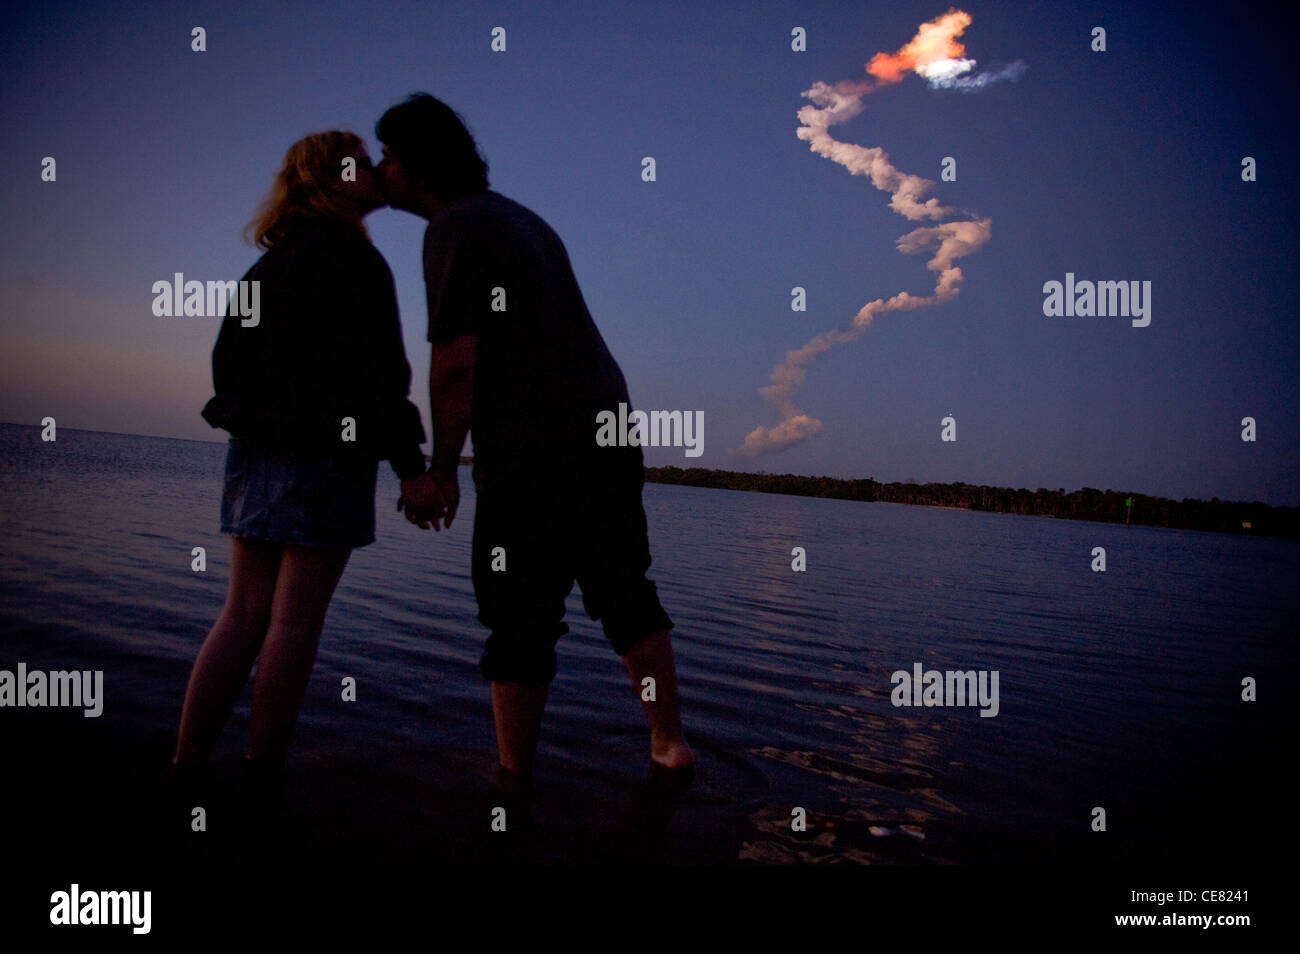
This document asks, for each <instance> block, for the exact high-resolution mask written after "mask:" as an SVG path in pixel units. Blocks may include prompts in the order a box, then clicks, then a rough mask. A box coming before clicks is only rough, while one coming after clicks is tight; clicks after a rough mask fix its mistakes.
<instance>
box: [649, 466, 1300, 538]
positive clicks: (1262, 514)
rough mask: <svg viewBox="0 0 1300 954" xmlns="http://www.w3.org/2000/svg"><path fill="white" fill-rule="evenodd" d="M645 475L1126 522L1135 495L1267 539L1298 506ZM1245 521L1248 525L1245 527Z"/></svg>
mask: <svg viewBox="0 0 1300 954" xmlns="http://www.w3.org/2000/svg"><path fill="white" fill-rule="evenodd" d="M646 480H648V481H653V482H654V483H659V484H684V485H686V486H688V487H714V488H718V489H722V490H751V491H756V492H758V493H765V494H792V495H794V496H796V497H829V498H833V499H836V500H869V501H877V502H881V503H902V504H917V505H920V506H926V507H958V508H961V509H963V510H987V511H990V512H992V513H1019V514H1025V515H1028V516H1036V517H1063V518H1065V519H1067V520H1097V521H1101V522H1103V523H1123V522H1124V511H1125V506H1124V502H1125V500H1127V499H1128V498H1129V497H1132V498H1133V512H1132V514H1131V515H1130V517H1129V522H1130V523H1131V524H1141V525H1145V526H1152V527H1177V528H1180V529H1184V530H1214V531H1218V532H1220V533H1252V534H1260V535H1263V536H1272V537H1300V508H1297V507H1270V506H1268V505H1267V504H1263V503H1259V502H1258V501H1256V502H1254V503H1236V502H1232V501H1227V500H1220V499H1219V498H1218V497H1215V498H1213V499H1212V500H1209V501H1208V502H1207V501H1204V500H1192V499H1191V498H1187V499H1184V500H1168V499H1166V498H1164V497H1149V496H1147V495H1146V494H1136V493H1131V492H1119V491H1113V490H1104V491H1103V490H1096V489H1094V488H1092V487H1084V488H1083V489H1082V490H1075V491H1073V492H1071V493H1068V494H1067V493H1066V492H1065V489H1064V488H1061V489H1059V490H1048V489H1046V488H1044V487H1040V488H1038V489H1037V490H1024V489H1021V490H1012V489H1011V488H1009V487H984V486H981V485H977V484H955V483H954V484H917V483H893V484H882V483H879V482H878V481H875V480H872V479H871V478H867V479H866V480H836V479H835V478H832V477H800V476H797V475H795V474H746V473H741V472H739V471H733V470H706V469H704V468H701V467H692V468H689V469H682V468H681V467H647V468H646ZM1243 524H1250V527H1249V528H1246V527H1243V526H1242V525H1243Z"/></svg>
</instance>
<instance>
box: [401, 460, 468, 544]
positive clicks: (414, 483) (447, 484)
mask: <svg viewBox="0 0 1300 954" xmlns="http://www.w3.org/2000/svg"><path fill="white" fill-rule="evenodd" d="M458 506H460V481H459V479H458V478H457V475H456V472H455V471H451V472H450V473H440V472H438V471H433V470H430V471H426V472H425V473H423V474H421V475H420V476H419V477H412V478H410V479H409V480H404V481H402V494H401V496H400V497H398V498H397V509H398V510H399V511H400V510H402V509H405V510H406V519H407V520H409V521H411V523H413V524H415V525H416V526H417V527H419V528H420V529H421V530H428V529H429V527H430V525H432V526H433V529H434V530H441V529H442V527H441V526H439V522H440V521H442V522H443V524H444V525H445V526H447V527H450V526H451V521H452V519H453V518H454V517H455V516H456V508H457V507H458Z"/></svg>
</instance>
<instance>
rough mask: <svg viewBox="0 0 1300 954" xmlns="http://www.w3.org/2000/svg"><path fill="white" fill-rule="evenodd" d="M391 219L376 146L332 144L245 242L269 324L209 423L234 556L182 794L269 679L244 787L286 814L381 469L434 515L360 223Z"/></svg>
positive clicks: (381, 269) (311, 154) (263, 324)
mask: <svg viewBox="0 0 1300 954" xmlns="http://www.w3.org/2000/svg"><path fill="white" fill-rule="evenodd" d="M349 160H351V162H349ZM384 204H385V201H384V197H383V195H382V193H381V191H380V187H379V181H378V178H377V176H376V174H375V172H374V169H373V167H372V165H371V162H370V159H369V157H368V155H367V153H366V147H365V144H364V143H363V142H362V141H361V139H360V138H358V137H357V136H355V135H353V134H352V133H347V132H323V133H317V134H314V135H311V136H307V137H305V138H303V139H301V140H299V141H298V142H296V143H294V144H293V145H292V146H291V147H290V148H289V151H288V153H287V154H286V156H285V159H284V165H283V167H282V168H281V169H280V172H279V174H278V175H277V176H276V179H275V183H274V185H273V187H272V189H271V192H270V194H269V195H268V196H267V198H266V199H265V201H264V202H263V203H262V205H261V207H260V208H259V209H258V211H257V214H256V216H255V217H254V219H253V221H251V222H250V223H249V225H248V230H247V231H248V232H251V233H252V239H253V242H254V243H255V244H256V245H257V246H258V247H260V248H263V249H265V250H266V251H265V254H263V255H262V257H261V258H260V259H258V261H257V262H256V264H254V265H253V267H252V268H251V269H249V271H248V273H247V274H246V275H245V276H244V279H243V280H244V281H249V282H251V281H256V282H260V283H261V284H260V288H259V291H260V293H261V294H260V312H261V313H260V314H259V315H257V316H256V321H251V320H250V321H247V322H244V321H243V320H241V316H240V314H239V309H235V308H231V309H228V311H227V315H226V317H225V319H224V321H223V323H222V326H221V331H220V333H219V335H218V338H217V343H216V348H215V350H214V351H213V355H212V371H213V381H214V385H215V390H216V396H215V397H213V398H212V400H211V401H209V402H208V404H207V406H206V407H204V409H203V417H204V419H205V420H207V421H208V423H209V424H211V425H212V426H213V427H220V428H223V429H225V430H228V431H229V432H230V434H231V437H230V449H229V452H228V455H227V459H226V474H225V490H224V494H223V498H222V503H221V529H222V531H223V532H225V533H229V534H231V535H232V537H233V539H232V543H231V561H230V585H229V589H228V590H227V593H226V602H225V606H224V608H223V609H222V611H221V615H220V616H219V617H218V619H217V621H216V623H215V624H214V625H213V627H212V630H211V632H209V633H208V636H207V639H206V640H205V641H204V643H203V647H202V648H201V649H200V650H199V654H198V658H197V659H196V660H195V663H194V669H193V671H192V673H191V675H190V680H189V686H188V688H187V690H186V693H185V703H184V708H183V710H182V713H181V721H180V730H179V733H178V738H177V742H176V751H175V754H174V755H173V757H172V762H173V772H174V775H175V781H176V782H177V783H178V784H179V786H180V787H181V788H182V789H183V790H187V791H193V790H195V789H196V788H198V789H206V788H208V787H209V786H211V785H212V784H213V781H214V776H213V773H212V769H211V767H210V764H209V759H210V756H211V753H212V751H213V749H214V747H215V745H216V741H217V737H218V735H219V734H220V732H221V730H222V727H223V726H224V724H225V722H226V720H227V719H228V718H229V716H230V712H231V709H232V708H233V707H234V704H235V701H236V700H237V699H238V697H239V694H240V692H241V691H242V689H243V686H244V684H245V683H246V682H247V680H248V676H249V672H250V671H251V669H252V666H253V663H254V661H256V662H257V675H256V678H255V679H254V684H253V691H252V724H251V731H250V740H249V748H248V754H247V762H246V767H247V770H248V771H247V773H246V776H247V778H246V782H247V784H248V785H249V787H250V789H251V794H252V796H253V798H254V800H255V801H257V800H258V799H259V798H269V799H270V800H271V801H272V802H275V801H278V798H279V795H280V793H281V791H282V786H283V769H284V758H285V752H286V750H287V748H288V745H289V739H290V735H291V733H292V731H293V726H294V722H295V721H296V719H297V715H298V708H299V706H300V705H301V703H302V698H303V695H304V693H305V691H306V687H307V680H308V677H309V676H310V674H311V670H312V666H313V664H314V662H315V658H316V648H317V644H318V642H319V639H320V634H321V627H322V625H323V623H324V620H325V611H326V608H327V607H328V606H329V602H330V598H331V597H332V595H333V593H334V588H335V585H336V584H337V583H338V581H339V578H340V576H341V575H342V573H343V568H344V567H345V566H346V565H347V562H348V557H349V556H350V554H351V552H352V548H353V547H360V546H366V545H367V544H369V543H373V542H374V539H375V536H374V528H375V509H374V498H375V480H376V473H377V467H378V463H377V462H378V461H380V460H389V461H390V462H391V464H392V467H393V469H394V470H395V471H396V472H397V475H398V476H399V477H400V478H402V492H403V495H404V496H406V497H407V498H409V499H411V500H413V501H418V502H423V503H425V504H426V505H427V506H436V499H435V495H434V493H433V491H432V489H431V488H432V484H431V482H429V480H428V478H427V476H425V475H424V456H423V453H422V452H421V450H420V445H421V443H423V441H424V439H425V436H424V428H423V426H422V425H421V422H420V413H419V411H418V410H417V409H416V407H415V406H414V405H413V404H411V403H410V401H409V400H407V395H408V394H409V391H410V380H411V370H410V366H409V365H408V364H407V361H406V354H405V351H404V350H403V347H402V331H401V326H400V323H399V320H398V313H397V299H396V295H395V293H394V290H393V279H392V273H391V272H390V271H389V269H388V265H387V263H386V262H385V261H384V259H383V256H381V255H380V254H379V252H378V251H377V250H376V249H375V247H374V246H373V245H372V244H371V243H370V240H369V238H368V236H367V234H366V230H365V227H364V226H363V225H362V221H361V220H362V219H363V218H364V217H365V216H366V215H367V214H368V213H370V212H372V211H374V210H375V209H377V208H379V207H381V206H383V205H384Z"/></svg>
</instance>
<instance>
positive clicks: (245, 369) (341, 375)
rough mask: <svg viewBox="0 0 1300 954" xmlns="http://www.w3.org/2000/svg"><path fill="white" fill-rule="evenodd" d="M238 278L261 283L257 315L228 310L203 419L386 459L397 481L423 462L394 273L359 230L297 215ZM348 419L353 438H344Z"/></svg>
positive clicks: (297, 445) (298, 446) (310, 446)
mask: <svg viewBox="0 0 1300 954" xmlns="http://www.w3.org/2000/svg"><path fill="white" fill-rule="evenodd" d="M242 280H243V281H258V282H260V283H261V285H260V287H259V292H260V295H261V298H260V307H259V309H258V319H259V320H258V323H257V324H256V325H255V326H252V327H243V326H242V324H241V321H242V318H241V315H240V314H239V309H238V307H231V308H230V309H228V311H227V315H226V317H225V318H224V319H223V321H222V324H221V332H220V334H218V336H217V344H216V347H215V348H214V349H213V352H212V380H213V385H214V387H215V390H216V396H215V397H213V398H212V400H210V401H209V402H208V403H207V405H206V406H205V407H204V408H203V419H204V420H206V421H207V422H208V423H209V424H211V425H212V426H213V427H220V428H223V429H225V430H227V431H229V432H230V433H231V434H233V435H237V436H240V437H251V438H257V439H261V440H265V441H267V442H270V443H272V444H274V445H276V446H277V447H282V448H285V449H290V450H302V451H304V452H312V453H315V452H327V453H328V452H333V453H340V454H360V455H367V456H369V457H371V458H373V459H376V460H388V461H390V462H391V463H392V467H393V470H394V471H395V472H396V473H397V475H398V476H399V477H401V478H404V479H405V478H407V477H415V476H418V475H419V474H420V473H421V472H423V470H424V454H423V452H422V451H421V450H420V445H421V444H422V443H424V440H425V435H424V427H423V425H422V424H421V421H420V412H419V410H418V409H417V408H416V407H415V405H414V404H412V403H411V402H410V401H409V400H407V396H408V395H409V393H410V389H411V367H410V365H409V364H407V361H406V352H405V350H404V349H403V347H402V328H401V324H400V321H399V319H398V313H397V295H396V293H395V291H394V289H393V275H392V272H390V271H389V269H388V263H387V262H385V261H384V258H383V256H382V255H380V254H379V251H378V250H377V249H376V248H375V247H374V246H373V245H371V244H370V242H369V241H367V240H366V238H365V236H363V235H362V234H361V233H360V232H359V231H358V230H357V229H356V228H354V227H353V226H350V225H348V224H347V223H346V222H342V221H339V220H336V219H328V218H323V217H310V218H304V219H302V220H300V222H299V223H298V224H297V225H296V226H294V227H293V228H292V230H291V231H290V232H289V234H288V235H287V236H286V237H285V239H284V240H283V241H282V242H280V243H277V244H276V245H275V247H273V248H271V249H269V250H268V251H267V252H266V253H265V254H264V255H263V256H262V257H261V258H260V259H258V260H257V262H256V263H255V264H254V265H253V267H252V268H250V269H249V270H248V272H247V273H246V274H245V275H244V277H243V279H242ZM238 294H239V293H238V291H237V292H236V300H237V299H238ZM232 312H233V313H232ZM345 417H350V418H352V419H353V420H354V421H355V438H356V439H355V441H345V440H343V432H344V425H343V419H344V418H345Z"/></svg>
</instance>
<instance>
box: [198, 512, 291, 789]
mask: <svg viewBox="0 0 1300 954" xmlns="http://www.w3.org/2000/svg"><path fill="white" fill-rule="evenodd" d="M282 549H283V547H282V545H281V544H278V543H267V542H266V541H262V540H251V539H246V538H243V537H233V538H232V539H231V547H230V584H229V586H228V588H227V590H226V604H225V606H224V607H223V608H222V610H221V615H220V616H218V617H217V621H216V623H215V624H214V625H213V627H212V630H211V631H210V632H209V633H208V636H207V639H205V640H204V641H203V647H202V648H201V649H200V650H199V655H198V658H196V659H195V660H194V668H193V670H192V671H191V672H190V681H189V685H188V687H187V688H186V690H185V704H184V706H183V708H182V710H181V724H180V731H179V732H178V733H177V739H176V752H175V754H174V755H173V756H172V762H173V763H175V764H177V765H193V764H199V763H203V762H205V761H206V760H207V759H208V758H209V756H211V754H212V750H213V748H215V747H216V743H217V737H218V736H219V735H220V734H221V729H222V727H223V726H224V725H225V724H226V720H227V719H229V718H230V710H231V709H233V708H234V705H235V701H236V700H237V699H238V698H239V694H240V692H241V691H242V690H243V688H244V683H246V682H247V681H248V673H249V670H250V669H252V666H253V660H255V659H256V658H257V652H258V649H259V648H260V647H261V645H262V638H263V636H264V635H265V634H266V627H267V623H268V622H269V621H270V618H271V603H272V597H273V595H274V593H275V587H276V578H277V577H278V575H279V572H280V555H281V550H282Z"/></svg>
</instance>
